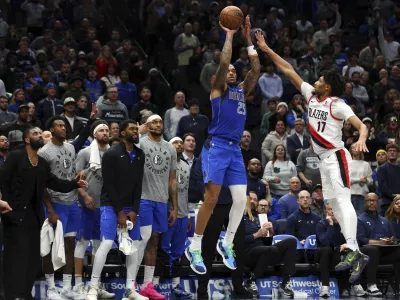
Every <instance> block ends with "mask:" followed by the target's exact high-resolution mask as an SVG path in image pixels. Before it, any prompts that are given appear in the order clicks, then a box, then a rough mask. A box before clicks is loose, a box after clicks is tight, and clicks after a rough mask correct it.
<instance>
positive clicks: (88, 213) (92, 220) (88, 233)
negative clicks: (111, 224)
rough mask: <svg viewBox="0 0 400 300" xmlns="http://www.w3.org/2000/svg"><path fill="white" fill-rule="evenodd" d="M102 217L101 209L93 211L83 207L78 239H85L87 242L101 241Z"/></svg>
mask: <svg viewBox="0 0 400 300" xmlns="http://www.w3.org/2000/svg"><path fill="white" fill-rule="evenodd" d="M100 217H101V212H100V208H96V209H95V210H93V209H89V208H87V207H82V215H81V228H80V230H79V233H78V235H77V237H76V239H77V240H80V239H81V237H83V238H84V239H85V240H87V241H90V240H100Z"/></svg>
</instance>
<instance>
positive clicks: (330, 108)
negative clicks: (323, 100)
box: [329, 98, 343, 121]
mask: <svg viewBox="0 0 400 300" xmlns="http://www.w3.org/2000/svg"><path fill="white" fill-rule="evenodd" d="M335 100H337V98H336V99H332V102H331V104H330V105H329V112H330V113H331V116H332V118H334V119H335V120H336V121H343V119H339V118H336V117H335V116H334V115H333V113H332V103H333V101H335Z"/></svg>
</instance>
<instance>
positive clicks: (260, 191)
mask: <svg viewBox="0 0 400 300" xmlns="http://www.w3.org/2000/svg"><path fill="white" fill-rule="evenodd" d="M260 175H261V163H260V160H258V159H257V158H253V159H250V160H249V163H248V164H247V193H249V192H250V191H254V193H256V194H257V197H258V199H264V198H265V196H266V188H265V183H264V182H263V181H262V180H261V179H260Z"/></svg>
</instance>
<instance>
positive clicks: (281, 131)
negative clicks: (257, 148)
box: [261, 121, 288, 165]
mask: <svg viewBox="0 0 400 300" xmlns="http://www.w3.org/2000/svg"><path fill="white" fill-rule="evenodd" d="M287 137H288V134H287V133H286V129H285V123H284V122H283V121H278V122H276V125H275V131H272V132H270V133H269V134H268V135H267V137H266V138H265V140H264V142H263V143H262V147H261V151H262V154H263V160H264V161H265V163H267V162H269V161H271V160H272V159H273V156H274V151H275V149H276V147H277V146H278V145H283V146H284V148H286V140H287ZM285 155H286V150H285ZM264 165H265V164H264Z"/></svg>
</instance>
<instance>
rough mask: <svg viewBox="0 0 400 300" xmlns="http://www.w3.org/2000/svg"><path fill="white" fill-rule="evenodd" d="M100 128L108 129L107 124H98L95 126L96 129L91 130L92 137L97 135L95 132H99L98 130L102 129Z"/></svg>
mask: <svg viewBox="0 0 400 300" xmlns="http://www.w3.org/2000/svg"><path fill="white" fill-rule="evenodd" d="M102 128H107V129H109V128H108V125H107V124H99V125H97V126H96V128H95V129H94V130H93V135H95V134H96V133H97V131H99V130H100V129H102Z"/></svg>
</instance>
